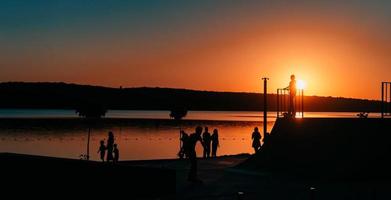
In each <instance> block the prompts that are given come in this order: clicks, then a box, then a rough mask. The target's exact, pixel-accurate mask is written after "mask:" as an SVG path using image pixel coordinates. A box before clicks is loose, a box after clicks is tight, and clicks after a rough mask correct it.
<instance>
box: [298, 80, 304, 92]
mask: <svg viewBox="0 0 391 200" xmlns="http://www.w3.org/2000/svg"><path fill="white" fill-rule="evenodd" d="M304 88H305V82H304V81H303V80H298V81H297V89H299V90H303V89H304Z"/></svg>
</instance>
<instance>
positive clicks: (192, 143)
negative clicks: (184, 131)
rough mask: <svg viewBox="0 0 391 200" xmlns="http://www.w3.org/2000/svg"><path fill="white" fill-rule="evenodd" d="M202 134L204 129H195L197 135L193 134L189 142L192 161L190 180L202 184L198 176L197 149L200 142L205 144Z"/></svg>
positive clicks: (189, 154) (188, 148)
mask: <svg viewBox="0 0 391 200" xmlns="http://www.w3.org/2000/svg"><path fill="white" fill-rule="evenodd" d="M201 133H202V127H200V126H197V128H196V129H195V133H193V134H191V135H190V136H189V138H188V140H187V145H186V147H187V155H188V158H189V161H190V171H189V176H188V180H189V181H191V182H200V180H199V179H198V176H197V153H196V149H195V148H196V145H197V142H198V141H199V142H201V144H202V143H203V142H202V138H201Z"/></svg>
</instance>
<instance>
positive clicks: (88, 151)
mask: <svg viewBox="0 0 391 200" xmlns="http://www.w3.org/2000/svg"><path fill="white" fill-rule="evenodd" d="M90 135H91V127H88V137H87V157H86V159H87V160H90Z"/></svg>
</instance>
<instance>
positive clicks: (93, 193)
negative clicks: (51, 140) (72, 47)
mask: <svg viewBox="0 0 391 200" xmlns="http://www.w3.org/2000/svg"><path fill="white" fill-rule="evenodd" d="M249 157H251V156H250V155H247V154H243V155H235V156H222V157H218V158H215V159H199V161H198V162H199V177H200V179H201V180H202V181H203V183H190V182H188V181H187V173H188V170H189V167H190V166H189V164H188V161H187V160H177V159H172V160H147V161H123V162H121V163H120V164H119V165H116V166H113V165H107V164H102V163H98V162H85V161H80V160H69V159H58V158H48V157H37V156H27V155H17V154H0V163H1V168H0V169H1V172H2V173H1V185H2V186H1V189H0V190H1V193H2V195H11V197H14V198H17V197H23V198H33V199H34V198H37V197H38V198H39V197H51V198H54V199H57V198H63V197H66V198H72V199H73V198H77V199H78V198H88V199H91V198H102V197H103V198H108V199H116V198H124V197H127V198H126V199H234V200H236V199H363V200H364V199H368V200H370V199H391V184H390V183H391V181H386V180H383V181H368V180H366V181H359V180H356V181H344V180H338V181H335V180H334V181H330V180H329V181H325V180H319V179H308V178H303V177H300V175H295V174H291V173H283V172H270V171H266V170H265V171H262V170H251V169H245V168H243V167H240V165H241V163H243V162H245V161H246V160H248V158H249ZM311 188H312V189H311Z"/></svg>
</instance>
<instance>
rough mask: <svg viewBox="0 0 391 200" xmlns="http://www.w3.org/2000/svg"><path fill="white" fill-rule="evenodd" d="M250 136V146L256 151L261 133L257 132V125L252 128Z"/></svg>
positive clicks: (259, 145)
mask: <svg viewBox="0 0 391 200" xmlns="http://www.w3.org/2000/svg"><path fill="white" fill-rule="evenodd" d="M251 138H252V140H253V144H252V147H253V148H254V151H255V153H257V152H258V151H259V149H260V148H261V138H262V136H261V134H260V133H259V130H258V127H255V128H254V132H253V134H252V136H251Z"/></svg>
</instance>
